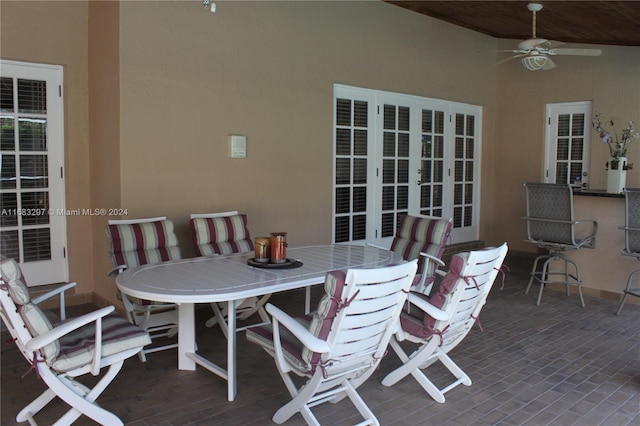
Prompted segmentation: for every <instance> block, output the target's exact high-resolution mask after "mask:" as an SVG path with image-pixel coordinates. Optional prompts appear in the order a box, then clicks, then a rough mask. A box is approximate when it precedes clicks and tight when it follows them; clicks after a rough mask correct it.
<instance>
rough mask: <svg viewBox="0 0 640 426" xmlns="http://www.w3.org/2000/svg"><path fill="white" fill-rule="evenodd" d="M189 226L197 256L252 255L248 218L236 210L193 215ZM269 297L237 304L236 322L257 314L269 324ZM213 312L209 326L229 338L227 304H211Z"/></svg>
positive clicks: (241, 301)
mask: <svg viewBox="0 0 640 426" xmlns="http://www.w3.org/2000/svg"><path fill="white" fill-rule="evenodd" d="M189 226H190V227H191V231H192V235H193V244H194V246H195V249H196V255H198V256H211V255H224V254H231V253H249V252H252V251H253V249H254V246H253V240H252V239H251V233H250V232H249V228H248V227H247V215H245V214H240V213H238V211H237V210H234V211H228V212H221V213H192V214H191V215H190V217H189ZM269 297H271V294H267V295H264V296H260V297H248V298H246V299H242V300H237V301H235V303H236V319H238V320H246V319H247V318H249V317H250V316H252V315H254V314H258V315H259V316H260V319H261V321H262V323H268V322H269V321H270V319H269V316H268V315H267V312H266V311H265V309H264V305H265V304H266V303H267V301H268V300H269ZM211 309H213V317H211V318H210V319H209V320H207V322H206V326H207V327H213V326H214V325H215V324H218V325H219V326H220V328H221V329H222V332H223V333H224V335H225V337H226V336H227V333H228V327H227V320H226V318H227V316H228V306H227V303H212V304H211ZM253 325H256V324H253ZM246 328H247V327H246V326H245V327H239V328H237V331H242V330H245V329H246Z"/></svg>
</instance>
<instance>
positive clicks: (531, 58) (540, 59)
mask: <svg viewBox="0 0 640 426" xmlns="http://www.w3.org/2000/svg"><path fill="white" fill-rule="evenodd" d="M548 60H549V58H547V57H546V56H545V55H528V56H525V57H524V58H522V59H521V61H522V65H524V67H525V68H526V69H528V70H529V71H538V70H541V69H542V68H544V66H545V65H547V61H548Z"/></svg>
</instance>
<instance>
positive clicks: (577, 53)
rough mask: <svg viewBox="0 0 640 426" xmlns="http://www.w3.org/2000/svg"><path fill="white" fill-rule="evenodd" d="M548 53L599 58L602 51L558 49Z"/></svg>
mask: <svg viewBox="0 0 640 426" xmlns="http://www.w3.org/2000/svg"><path fill="white" fill-rule="evenodd" d="M548 53H549V54H550V55H572V56H600V55H602V50H600V49H570V48H560V49H551V50H549V52H548Z"/></svg>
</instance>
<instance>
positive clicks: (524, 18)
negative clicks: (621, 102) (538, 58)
mask: <svg viewBox="0 0 640 426" xmlns="http://www.w3.org/2000/svg"><path fill="white" fill-rule="evenodd" d="M385 1H386V2H387V3H391V4H394V5H396V6H399V7H402V8H405V9H408V10H411V11H414V12H417V13H421V14H424V15H428V16H431V17H433V18H437V19H441V20H443V21H447V22H449V23H452V24H455V25H459V26H462V27H465V28H468V29H471V30H474V31H478V32H481V33H483V34H487V35H490V36H492V37H496V38H508V39H517V40H526V39H528V38H531V34H532V13H531V12H530V11H529V10H528V9H527V4H528V3H531V1H387V0H385ZM537 3H540V4H542V5H543V6H544V7H543V9H542V10H541V11H540V12H538V13H537V16H536V21H537V22H536V27H537V36H538V37H539V38H546V39H548V40H557V41H562V42H565V43H589V44H608V45H620V46H640V1H638V0H626V1H554V0H552V1H538V2H537Z"/></svg>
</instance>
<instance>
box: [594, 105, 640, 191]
mask: <svg viewBox="0 0 640 426" xmlns="http://www.w3.org/2000/svg"><path fill="white" fill-rule="evenodd" d="M604 118H605V117H604V115H602V114H600V113H596V114H595V115H594V116H593V120H592V124H593V129H594V130H595V131H596V132H597V133H598V137H599V138H600V140H602V143H606V144H607V145H608V146H609V153H610V155H611V158H609V161H607V164H606V168H607V192H610V193H615V194H618V193H620V192H622V190H623V188H624V187H625V184H626V181H627V170H631V169H632V168H633V164H630V163H628V162H627V150H628V149H629V143H630V142H631V140H632V139H640V134H638V132H636V131H634V128H633V121H629V124H628V125H627V127H625V128H624V129H622V132H620V133H618V131H617V130H616V128H615V124H616V119H615V118H614V117H611V118H610V119H608V120H605V119H604ZM605 126H608V127H609V128H610V129H611V131H609V130H606V129H605Z"/></svg>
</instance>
